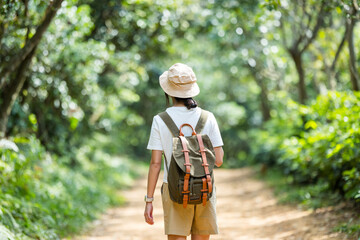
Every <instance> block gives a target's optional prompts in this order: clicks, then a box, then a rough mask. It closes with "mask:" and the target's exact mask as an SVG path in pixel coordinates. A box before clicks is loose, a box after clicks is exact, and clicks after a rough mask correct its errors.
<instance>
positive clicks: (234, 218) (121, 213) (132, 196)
mask: <svg viewBox="0 0 360 240" xmlns="http://www.w3.org/2000/svg"><path fill="white" fill-rule="evenodd" d="M252 175H253V172H252V170H251V169H249V168H242V169H236V170H226V169H216V170H215V180H216V189H217V214H218V222H219V228H220V234H219V235H216V236H213V237H211V239H224V240H242V239H244V240H255V239H261V240H265V239H269V240H270V239H286V240H291V239H294V240H305V239H314V240H315V239H316V240H324V239H348V238H346V237H345V236H344V235H342V234H339V233H333V232H332V231H331V229H332V228H333V227H334V226H336V224H337V223H338V222H337V221H338V220H337V218H338V216H336V214H335V213H333V211H331V210H330V209H323V210H320V211H316V212H313V211H304V210H300V209H297V208H295V207H293V206H284V205H278V204H277V203H276V199H275V197H274V196H273V193H272V191H271V189H269V188H268V187H266V186H265V184H264V183H263V182H261V181H259V180H256V179H254V178H252ZM161 179H162V177H161V178H160V180H161ZM160 182H162V181H159V182H158V186H157V188H156V192H155V202H154V219H155V224H154V225H152V226H150V225H148V224H146V223H145V221H144V217H143V211H144V202H143V196H144V194H145V192H146V179H140V180H138V182H137V184H136V186H139V187H137V188H133V189H130V190H128V191H124V192H123V194H124V196H125V197H126V198H127V199H129V200H130V201H129V202H128V203H127V204H126V205H125V206H122V207H119V208H113V209H109V210H108V211H107V212H106V214H104V215H103V217H102V218H101V219H100V220H98V221H96V222H95V223H94V227H93V230H91V231H90V233H87V234H86V235H84V236H80V237H78V238H77V240H138V239H139V240H140V239H141V240H152V239H153V240H161V239H166V238H165V236H164V229H163V216H162V206H161V196H160V185H161V184H160Z"/></svg>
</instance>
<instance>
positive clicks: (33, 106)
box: [0, 0, 360, 239]
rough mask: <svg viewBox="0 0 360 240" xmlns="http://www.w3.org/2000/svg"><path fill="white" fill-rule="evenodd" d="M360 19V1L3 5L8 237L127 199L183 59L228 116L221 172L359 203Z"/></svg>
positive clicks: (59, 225) (27, 1)
mask: <svg viewBox="0 0 360 240" xmlns="http://www.w3.org/2000/svg"><path fill="white" fill-rule="evenodd" d="M359 11H360V8H359V5H358V2H357V1H356V0H319V1H314V0H191V1H190V0H177V1H174V0H122V1H120V0H102V1H96V0H78V1H76V0H52V1H45V0H6V1H1V2H0V133H1V136H2V139H1V140H0V156H1V160H0V236H1V234H2V235H3V236H6V237H7V238H8V239H59V238H60V237H61V236H66V235H68V234H70V233H74V232H77V231H79V230H80V229H81V228H82V227H83V226H84V225H85V224H86V223H87V222H88V221H89V220H92V219H94V218H95V217H96V216H98V215H97V214H98V213H99V212H101V211H103V209H105V208H106V207H108V206H111V205H114V204H119V203H121V202H122V197H121V196H119V195H118V194H116V190H117V189H119V188H122V187H124V186H128V185H131V179H133V178H134V177H136V176H139V175H142V174H144V170H143V169H145V168H146V164H147V163H148V162H149V160H150V152H149V151H148V150H146V144H147V141H148V137H149V133H150V126H151V123H152V118H153V116H154V115H155V114H157V113H158V112H161V111H163V110H164V109H165V108H166V105H165V96H164V94H163V92H162V90H161V88H160V87H159V84H158V78H159V76H160V75H161V73H162V72H164V71H165V70H167V69H168V68H169V67H170V66H171V65H173V64H174V63H176V62H182V63H186V64H188V65H189V66H191V67H192V68H193V70H194V72H195V73H196V75H197V78H198V83H199V85H200V88H201V93H200V95H199V96H198V97H196V100H197V101H198V103H199V105H200V106H201V107H202V108H205V109H208V110H210V111H212V112H213V113H214V114H215V116H216V118H217V121H218V124H219V126H220V129H221V133H222V136H223V140H224V143H225V145H224V150H225V159H224V167H228V168H233V167H242V166H247V165H254V164H260V166H261V170H262V172H266V171H267V169H269V168H271V169H277V171H279V172H280V174H282V175H284V176H286V177H287V178H286V179H287V180H286V181H287V184H298V185H304V186H310V188H309V189H308V190H307V191H306V192H304V193H301V194H300V196H299V198H302V200H304V201H307V200H308V199H309V198H312V195H314V196H318V195H321V194H322V193H323V192H331V193H334V194H336V197H335V198H336V199H347V200H350V201H353V202H357V201H358V200H359V199H360V126H359V116H360V115H359V114H360V103H359V100H360V94H359V92H358V91H359V84H360V77H359V70H360V68H359V63H360V55H359V45H360V28H359V27H358V25H357V22H358V20H359ZM324 201H325V200H324ZM358 229H360V227H359V226H358ZM7 238H5V239H7Z"/></svg>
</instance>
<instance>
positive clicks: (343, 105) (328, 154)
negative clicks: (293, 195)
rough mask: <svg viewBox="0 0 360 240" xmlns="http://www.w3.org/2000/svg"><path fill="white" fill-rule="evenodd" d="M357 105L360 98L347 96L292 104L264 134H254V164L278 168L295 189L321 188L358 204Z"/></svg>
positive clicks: (279, 112) (359, 141)
mask: <svg viewBox="0 0 360 240" xmlns="http://www.w3.org/2000/svg"><path fill="white" fill-rule="evenodd" d="M359 100H360V95H359V93H345V92H329V93H328V94H327V95H319V97H318V98H317V99H316V101H314V103H313V104H311V105H310V106H303V105H299V104H297V103H295V102H293V101H292V100H290V99H288V101H287V102H285V104H284V108H283V109H282V110H281V109H277V111H276V114H277V116H276V117H274V118H273V119H272V120H270V121H269V122H268V123H266V125H265V127H264V128H265V129H264V130H260V131H259V130H254V132H253V137H254V138H255V139H256V138H257V139H256V143H257V144H254V147H253V148H252V159H253V161H255V162H262V163H265V164H268V165H271V166H274V165H276V166H279V167H280V168H281V169H282V171H283V173H284V174H286V175H289V176H291V177H292V182H293V183H299V184H315V183H320V182H323V183H326V184H327V189H328V190H331V191H334V192H339V193H340V194H341V195H343V196H344V197H345V198H347V199H354V200H358V201H359V200H360V178H359V176H360V161H359V159H360V151H359V147H360V127H359V122H358V116H359V114H360V104H359V102H360V101H359ZM265 155H267V156H268V157H267V158H266V157H265V158H264V157H263V156H265Z"/></svg>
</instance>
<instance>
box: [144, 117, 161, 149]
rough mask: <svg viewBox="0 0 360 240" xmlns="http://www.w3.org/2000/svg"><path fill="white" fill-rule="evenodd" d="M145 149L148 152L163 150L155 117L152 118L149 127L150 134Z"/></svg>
mask: <svg viewBox="0 0 360 240" xmlns="http://www.w3.org/2000/svg"><path fill="white" fill-rule="evenodd" d="M147 149H149V150H161V151H162V150H163V146H162V144H161V139H160V129H159V123H158V121H157V118H156V116H155V117H154V118H153V122H152V125H151V132H150V138H149V142H148V145H147Z"/></svg>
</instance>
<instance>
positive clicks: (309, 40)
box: [300, 0, 326, 53]
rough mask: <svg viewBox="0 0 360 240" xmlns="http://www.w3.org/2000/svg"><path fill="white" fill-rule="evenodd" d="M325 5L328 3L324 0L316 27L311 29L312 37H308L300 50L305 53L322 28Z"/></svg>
mask: <svg viewBox="0 0 360 240" xmlns="http://www.w3.org/2000/svg"><path fill="white" fill-rule="evenodd" d="M325 5H326V1H324V0H323V1H322V2H321V7H320V11H319V12H318V16H317V19H316V24H315V26H314V28H313V29H312V30H311V32H312V36H311V37H310V38H307V41H306V43H305V45H304V46H303V47H302V49H301V50H300V53H303V52H304V51H305V50H306V49H307V48H308V47H309V45H310V44H311V43H312V41H314V39H315V38H316V36H317V34H318V32H319V30H320V28H321V27H322V25H323V23H324V10H325Z"/></svg>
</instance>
